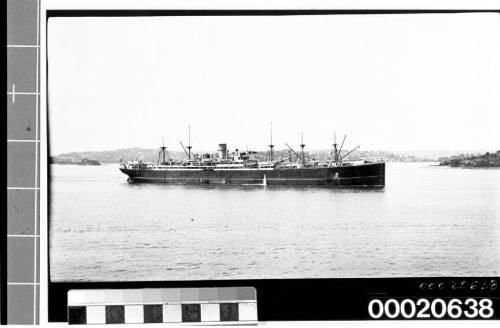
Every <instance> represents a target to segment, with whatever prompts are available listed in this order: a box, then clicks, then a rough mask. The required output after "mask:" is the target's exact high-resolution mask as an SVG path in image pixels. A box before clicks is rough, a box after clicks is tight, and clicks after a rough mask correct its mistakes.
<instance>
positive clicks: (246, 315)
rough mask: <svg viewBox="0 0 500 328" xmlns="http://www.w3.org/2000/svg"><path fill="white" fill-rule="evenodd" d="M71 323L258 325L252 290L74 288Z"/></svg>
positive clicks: (71, 296)
mask: <svg viewBox="0 0 500 328" xmlns="http://www.w3.org/2000/svg"><path fill="white" fill-rule="evenodd" d="M68 323H69V324H117V323H122V324H127V323H130V324H142V323H178V324H180V323H190V324H193V323H200V324H207V325H210V324H214V325H221V324H231V325H235V324H245V325H248V324H256V323H257V296H256V291H255V288H253V287H224V288H152V289H73V290H70V291H69V292H68Z"/></svg>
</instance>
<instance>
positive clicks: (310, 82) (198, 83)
mask: <svg viewBox="0 0 500 328" xmlns="http://www.w3.org/2000/svg"><path fill="white" fill-rule="evenodd" d="M499 58H500V16H499V15H497V14H452V15H441V14H433V15H430V14H428V15H363V16H290V17H271V16H268V17H256V16H254V17H251V16H250V17H143V18H138V17H128V18H109V17H108V18H51V19H50V20H49V26H48V62H49V75H48V78H49V120H50V121H49V130H50V131H49V132H50V137H51V139H50V142H51V144H50V146H51V152H52V153H53V154H59V153H62V152H69V151H84V150H108V149H116V148H128V147H136V146H138V147H146V148H154V147H157V146H159V145H160V144H161V140H162V137H165V142H166V144H167V146H169V148H170V149H172V150H181V149H180V145H179V140H182V141H185V142H187V134H188V132H187V131H188V124H190V125H191V131H192V137H191V141H192V145H193V151H196V149H198V150H201V149H203V150H215V149H216V147H217V144H218V143H221V142H226V143H228V144H229V147H231V148H232V149H234V148H246V147H247V146H248V147H250V148H251V149H256V150H260V149H265V148H266V147H267V145H268V144H269V124H270V122H272V123H273V131H274V133H273V139H274V140H273V141H274V144H276V145H277V148H284V147H285V146H284V143H285V142H287V143H289V144H290V145H293V146H294V147H296V148H298V144H299V143H300V134H301V131H303V133H304V143H305V144H306V145H307V147H308V149H328V148H329V147H330V145H331V143H332V141H333V131H334V129H336V131H337V136H340V135H342V134H344V133H345V134H348V139H347V141H346V143H347V144H348V145H349V146H355V145H358V144H360V145H361V149H364V150H473V149H490V150H494V149H499V148H500V128H499V125H500V124H499V123H500V60H499Z"/></svg>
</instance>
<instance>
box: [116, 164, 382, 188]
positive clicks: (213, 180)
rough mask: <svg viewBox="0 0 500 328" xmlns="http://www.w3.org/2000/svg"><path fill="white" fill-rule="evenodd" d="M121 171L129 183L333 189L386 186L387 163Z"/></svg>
mask: <svg viewBox="0 0 500 328" xmlns="http://www.w3.org/2000/svg"><path fill="white" fill-rule="evenodd" d="M120 170H121V171H122V172H123V173H125V174H126V175H128V176H129V182H138V183H140V182H148V183H169V184H229V185H231V184H232V185H264V184H266V185H294V186H295V185H311V186H332V187H358V186H359V187H383V186H384V185H385V163H369V164H363V165H355V166H342V167H307V168H300V169H288V168H287V169H275V170H269V171H266V170H261V171H258V170H226V171H215V170H203V171H189V170H183V171H174V170H151V169H126V168H120Z"/></svg>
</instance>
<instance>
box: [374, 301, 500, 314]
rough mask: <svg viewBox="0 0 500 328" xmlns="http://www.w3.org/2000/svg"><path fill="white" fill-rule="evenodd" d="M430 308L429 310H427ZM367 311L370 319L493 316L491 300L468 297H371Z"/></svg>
mask: <svg viewBox="0 0 500 328" xmlns="http://www.w3.org/2000/svg"><path fill="white" fill-rule="evenodd" d="M429 310H430V311H429ZM368 313H369V315H370V317H371V318H372V319H380V318H388V319H395V318H404V319H443V318H445V317H447V318H451V319H458V318H467V319H489V318H491V317H493V315H494V310H493V301H492V300H491V299H489V298H483V299H480V300H479V301H478V300H476V299H474V298H468V299H466V300H465V301H462V300H460V299H458V298H453V299H450V300H448V301H445V300H443V299H440V298H436V299H434V300H432V301H429V300H428V299H425V298H420V299H418V300H417V301H416V302H415V301H414V300H412V299H408V298H407V299H403V300H396V299H393V298H391V299H387V300H383V301H382V300H379V299H372V300H371V301H370V302H369V303H368Z"/></svg>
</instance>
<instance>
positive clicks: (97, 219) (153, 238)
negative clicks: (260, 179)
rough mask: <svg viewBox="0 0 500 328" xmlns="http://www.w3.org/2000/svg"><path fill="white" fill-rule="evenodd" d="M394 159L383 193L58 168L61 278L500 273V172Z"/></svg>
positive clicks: (54, 235)
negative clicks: (168, 181)
mask: <svg viewBox="0 0 500 328" xmlns="http://www.w3.org/2000/svg"><path fill="white" fill-rule="evenodd" d="M431 164H432V163H388V164H387V168H386V174H387V175H386V187H385V189H383V190H373V189H370V190H363V189H329V188H310V187H309V188H305V187H300V188H290V187H265V186H240V187H237V186H178V185H175V186H174V185H161V184H128V183H127V181H126V180H127V177H126V176H125V175H123V174H122V173H120V172H119V170H118V164H105V165H102V166H76V165H51V181H52V182H51V195H50V202H51V204H50V213H49V220H50V226H49V229H50V275H51V279H52V281H129V280H133V281H136V280H205V279H273V278H340V277H353V278H354V277H402V276H410V277H418V276H498V275H499V274H500V170H498V169H461V168H449V167H439V166H433V165H431Z"/></svg>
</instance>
